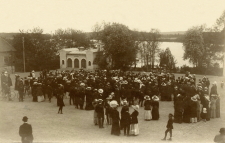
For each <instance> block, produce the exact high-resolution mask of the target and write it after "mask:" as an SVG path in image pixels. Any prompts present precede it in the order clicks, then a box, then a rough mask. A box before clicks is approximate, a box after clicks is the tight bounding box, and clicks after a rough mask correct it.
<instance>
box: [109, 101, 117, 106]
mask: <svg viewBox="0 0 225 143" xmlns="http://www.w3.org/2000/svg"><path fill="white" fill-rule="evenodd" d="M109 105H110V107H112V108H115V107H117V106H118V105H119V104H118V103H117V101H116V100H113V101H111V102H110V103H109Z"/></svg>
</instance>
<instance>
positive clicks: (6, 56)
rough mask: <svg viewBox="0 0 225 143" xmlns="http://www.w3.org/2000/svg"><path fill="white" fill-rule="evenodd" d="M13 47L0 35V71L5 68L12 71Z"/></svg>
mask: <svg viewBox="0 0 225 143" xmlns="http://www.w3.org/2000/svg"><path fill="white" fill-rule="evenodd" d="M15 51H16V50H15V48H14V47H13V46H12V45H10V44H9V43H8V42H7V41H6V40H4V39H3V38H1V37H0V71H1V72H2V71H3V70H7V71H8V72H9V73H14V71H15V66H14V61H15Z"/></svg>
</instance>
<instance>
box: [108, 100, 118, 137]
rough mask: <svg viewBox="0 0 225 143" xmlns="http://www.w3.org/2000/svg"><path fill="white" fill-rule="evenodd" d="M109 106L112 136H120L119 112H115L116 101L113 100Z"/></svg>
mask: <svg viewBox="0 0 225 143" xmlns="http://www.w3.org/2000/svg"><path fill="white" fill-rule="evenodd" d="M110 106H111V107H112V110H111V117H112V129H111V134H112V135H117V136H119V135H120V116H119V111H117V107H118V103H117V101H115V100H113V101H111V102H110Z"/></svg>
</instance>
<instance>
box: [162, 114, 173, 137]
mask: <svg viewBox="0 0 225 143" xmlns="http://www.w3.org/2000/svg"><path fill="white" fill-rule="evenodd" d="M166 127H167V129H166V131H165V137H164V138H163V139H162V140H166V136H167V133H168V132H170V138H169V139H168V140H170V141H172V129H173V114H171V113H170V114H169V120H168V122H167V126H166Z"/></svg>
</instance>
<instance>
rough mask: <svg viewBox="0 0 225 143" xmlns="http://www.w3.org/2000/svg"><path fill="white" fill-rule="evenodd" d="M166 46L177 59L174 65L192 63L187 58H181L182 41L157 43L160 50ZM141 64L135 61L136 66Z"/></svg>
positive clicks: (182, 53)
mask: <svg viewBox="0 0 225 143" xmlns="http://www.w3.org/2000/svg"><path fill="white" fill-rule="evenodd" d="M167 47H168V48H169V49H170V51H171V53H172V55H173V56H174V58H175V60H176V61H177V64H176V67H178V66H179V67H181V66H183V65H187V66H192V64H190V63H189V62H188V60H183V55H184V49H183V43H177V42H161V43H160V45H159V48H160V49H162V50H165V49H166V48H167ZM138 56H140V55H138ZM158 58H159V57H158V55H156V59H158ZM155 64H159V63H157V62H156V63H155ZM141 65H142V64H141V63H137V67H141Z"/></svg>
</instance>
